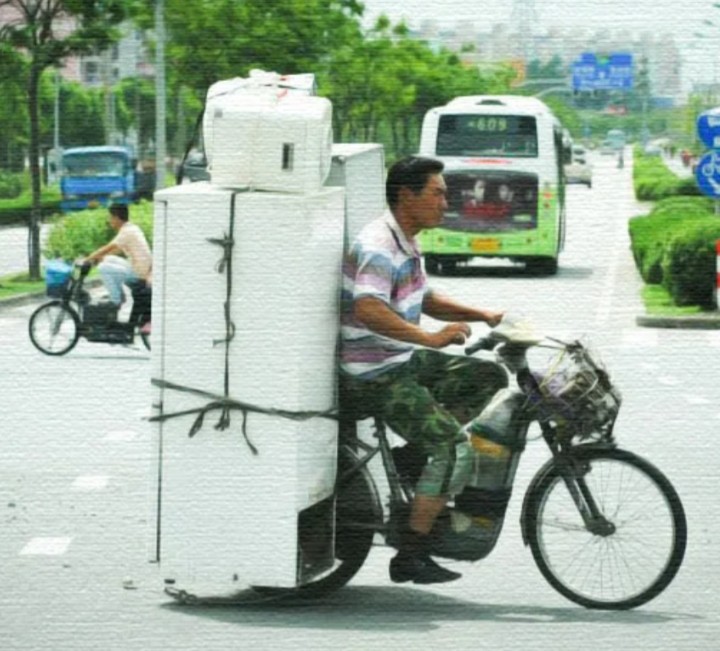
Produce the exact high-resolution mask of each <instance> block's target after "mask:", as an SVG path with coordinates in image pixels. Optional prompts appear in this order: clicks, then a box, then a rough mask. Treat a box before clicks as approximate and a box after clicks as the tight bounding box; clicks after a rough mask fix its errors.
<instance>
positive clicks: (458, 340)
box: [429, 323, 472, 348]
mask: <svg viewBox="0 0 720 651" xmlns="http://www.w3.org/2000/svg"><path fill="white" fill-rule="evenodd" d="M471 332H472V331H471V330H470V326H469V325H468V324H467V323H450V324H448V325H446V326H445V327H444V328H443V329H442V330H439V331H438V332H434V333H433V334H431V335H430V342H429V345H430V347H431V348H445V346H450V345H452V344H461V345H462V344H464V343H465V341H466V340H467V338H468V337H469V336H470V334H471Z"/></svg>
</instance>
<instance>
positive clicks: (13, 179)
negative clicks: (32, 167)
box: [0, 171, 23, 199]
mask: <svg viewBox="0 0 720 651" xmlns="http://www.w3.org/2000/svg"><path fill="white" fill-rule="evenodd" d="M22 190H23V183H22V177H21V175H20V174H11V173H8V172H2V171H0V199H14V198H15V197H18V196H20V193H21V192H22Z"/></svg>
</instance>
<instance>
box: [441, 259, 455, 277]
mask: <svg viewBox="0 0 720 651" xmlns="http://www.w3.org/2000/svg"><path fill="white" fill-rule="evenodd" d="M440 269H441V271H442V273H444V274H448V273H449V274H451V273H454V272H455V270H456V269H457V260H453V259H452V258H448V259H446V260H443V261H442V262H441V263H440Z"/></svg>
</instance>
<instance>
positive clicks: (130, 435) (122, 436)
mask: <svg viewBox="0 0 720 651" xmlns="http://www.w3.org/2000/svg"><path fill="white" fill-rule="evenodd" d="M137 435H138V433H137V432H135V431H133V430H129V429H123V430H117V431H115V432H108V433H107V434H106V435H105V436H104V437H103V439H102V440H103V441H118V442H120V441H133V440H135V439H136V438H137Z"/></svg>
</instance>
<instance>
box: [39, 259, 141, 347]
mask: <svg viewBox="0 0 720 651" xmlns="http://www.w3.org/2000/svg"><path fill="white" fill-rule="evenodd" d="M90 268H91V265H90V263H83V264H75V265H73V269H72V273H71V275H70V276H69V277H68V280H67V283H66V284H65V285H64V286H63V287H62V288H61V289H60V291H59V296H58V297H57V298H56V299H54V300H51V301H49V302H47V303H45V304H43V305H41V306H40V307H39V308H37V309H36V310H35V311H34V312H33V313H32V315H31V316H30V322H29V324H28V330H29V333H30V341H32V343H33V345H34V346H35V348H37V349H38V350H39V351H41V352H43V353H45V354H46V355H64V354H65V353H68V352H70V351H71V350H72V349H73V348H74V347H75V345H76V344H77V342H78V340H79V339H80V337H84V338H85V339H87V340H88V341H91V342H95V343H109V344H124V345H128V344H132V343H133V342H134V341H135V337H136V336H139V337H140V339H141V340H142V342H143V344H144V345H145V348H147V349H148V350H150V333H149V332H144V331H143V326H145V324H147V323H148V322H149V321H150V319H151V306H152V290H151V289H150V287H149V286H147V285H146V284H145V283H144V282H142V281H140V282H138V283H133V284H132V285H130V292H131V295H132V300H133V305H132V311H131V313H130V318H129V319H128V321H127V322H125V321H118V320H117V308H116V307H115V306H114V305H112V304H110V303H107V302H104V303H94V302H93V301H92V300H91V297H90V294H89V292H88V291H87V290H86V289H85V288H84V284H85V278H86V277H87V275H88V273H89V272H90Z"/></svg>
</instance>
